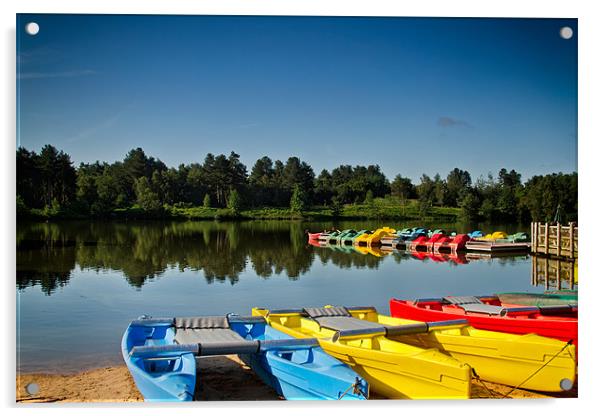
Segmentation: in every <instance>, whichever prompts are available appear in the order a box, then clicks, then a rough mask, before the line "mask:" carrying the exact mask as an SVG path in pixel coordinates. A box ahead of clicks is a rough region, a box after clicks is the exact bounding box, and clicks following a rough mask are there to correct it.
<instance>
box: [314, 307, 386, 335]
mask: <svg viewBox="0 0 602 416" xmlns="http://www.w3.org/2000/svg"><path fill="white" fill-rule="evenodd" d="M304 311H305V312H306V313H307V315H308V316H309V317H310V318H312V319H313V320H314V321H316V322H317V323H318V324H319V325H320V327H322V328H326V329H331V330H333V331H349V330H374V329H383V330H384V326H383V325H381V324H378V323H376V322H371V321H366V320H364V319H357V318H354V317H352V316H351V314H350V313H349V311H348V310H347V308H345V307H343V306H335V307H332V308H304Z"/></svg>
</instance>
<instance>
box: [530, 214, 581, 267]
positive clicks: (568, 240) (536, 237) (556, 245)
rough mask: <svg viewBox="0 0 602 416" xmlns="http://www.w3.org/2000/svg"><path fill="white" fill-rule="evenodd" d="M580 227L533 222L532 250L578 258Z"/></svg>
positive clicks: (562, 256) (573, 224)
mask: <svg viewBox="0 0 602 416" xmlns="http://www.w3.org/2000/svg"><path fill="white" fill-rule="evenodd" d="M578 239H579V232H578V227H577V226H576V224H575V223H573V222H571V223H569V225H560V224H549V223H540V222H532V223H531V252H533V253H539V254H545V255H550V256H554V257H559V258H568V259H576V258H577V257H578V252H579V250H578V244H577V241H578Z"/></svg>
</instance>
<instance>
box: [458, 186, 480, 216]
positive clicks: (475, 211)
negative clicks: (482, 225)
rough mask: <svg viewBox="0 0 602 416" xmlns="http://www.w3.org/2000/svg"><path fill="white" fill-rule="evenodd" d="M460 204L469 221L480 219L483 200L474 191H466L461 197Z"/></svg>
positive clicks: (463, 214)
mask: <svg viewBox="0 0 602 416" xmlns="http://www.w3.org/2000/svg"><path fill="white" fill-rule="evenodd" d="M459 206H460V208H461V209H462V216H463V217H464V218H465V219H467V220H469V221H476V220H477V219H478V217H479V208H480V206H481V202H480V201H479V198H478V197H477V196H476V195H475V193H474V192H472V191H465V192H464V193H463V196H462V198H461V199H460V204H459Z"/></svg>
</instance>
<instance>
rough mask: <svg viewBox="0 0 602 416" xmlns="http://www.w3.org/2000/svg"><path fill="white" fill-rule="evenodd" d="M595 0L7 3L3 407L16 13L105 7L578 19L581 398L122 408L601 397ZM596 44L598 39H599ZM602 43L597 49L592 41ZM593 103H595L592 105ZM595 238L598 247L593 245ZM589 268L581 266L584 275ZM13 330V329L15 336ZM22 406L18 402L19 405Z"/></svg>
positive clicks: (404, 405) (391, 408) (8, 348)
mask: <svg viewBox="0 0 602 416" xmlns="http://www.w3.org/2000/svg"><path fill="white" fill-rule="evenodd" d="M595 4H596V3H595V2H593V1H589V2H586V1H575V0H572V1H569V0H566V1H530V2H527V1H524V0H520V1H518V0H506V1H496V2H495V3H494V2H493V1H471V0H455V1H444V0H439V1H421V2H401V1H396V2H394V1H379V0H370V1H356V0H347V1H330V0H319V1H315V0H306V1H300V0H295V1H292V0H291V1H275V0H272V1H267V0H266V1H251V0H238V1H234V0H223V1H200V0H197V1H194V2H193V1H191V0H188V1H187V0H170V1H168V0H164V1H158V0H146V1H130V0H105V1H96V0H95V1H74V0H54V1H51V2H49V1H42V0H37V1H33V0H22V1H20V2H18V3H16V2H14V1H12V2H7V1H4V2H2V3H0V7H1V8H2V14H1V15H0V16H1V20H2V26H3V32H2V33H3V42H2V55H1V57H2V62H4V63H5V64H4V65H2V75H3V76H2V78H1V79H2V84H3V88H2V89H1V91H3V93H4V96H3V99H2V100H1V104H0V105H1V106H2V110H3V111H2V123H1V125H2V126H3V127H4V135H3V139H4V141H3V143H2V158H3V160H2V161H3V162H4V163H2V168H1V169H0V171H1V172H2V173H1V175H2V181H3V184H4V186H3V199H2V203H1V204H0V210H1V211H0V220H1V221H2V222H1V223H0V229H1V230H2V231H3V232H2V234H3V235H2V237H3V238H2V240H1V241H2V243H1V244H2V246H0V255H1V256H2V265H3V266H4V271H5V273H3V274H2V281H3V283H4V284H5V287H4V291H3V295H4V305H5V308H6V309H5V312H6V313H5V314H4V316H5V318H6V325H5V327H4V328H6V331H7V332H6V334H7V335H6V336H5V337H4V342H2V343H1V347H2V352H3V354H2V355H3V362H2V364H3V365H2V370H3V371H2V377H1V380H2V388H1V392H2V398H3V400H2V403H3V404H4V406H7V407H11V406H12V409H9V412H10V413H12V412H13V411H15V410H16V409H15V405H14V397H15V396H14V390H13V389H14V383H15V381H14V380H15V379H14V374H15V368H14V354H15V349H14V348H15V347H14V346H15V344H14V340H15V336H14V329H15V295H14V293H15V289H14V288H15V286H14V280H13V279H14V275H15V274H14V273H15V264H14V262H15V243H14V242H15V221H14V215H15V208H14V195H15V183H14V167H15V162H14V160H15V158H14V147H15V14H16V13H111V14H253V15H324V16H326V15H330V16H337V15H339V16H340V15H347V16H446V17H451V16H465V17H565V18H566V17H570V18H578V19H579V28H578V37H579V135H578V137H579V152H578V157H579V167H578V168H579V189H580V195H579V206H580V212H579V217H580V221H579V222H580V225H581V227H580V228H581V236H580V237H581V244H580V246H581V247H580V248H581V256H580V257H581V259H580V266H581V271H582V273H581V279H582V281H581V285H580V292H581V293H580V297H581V305H582V310H585V311H586V312H585V313H583V312H582V315H581V317H580V336H581V342H580V344H581V345H580V351H579V355H580V357H579V358H580V362H581V364H582V365H581V366H580V377H579V396H580V397H579V399H576V400H552V401H550V400H546V401H538V400H530V401H511V402H510V401H506V402H504V403H502V402H496V401H493V400H490V401H471V402H462V403H450V402H411V403H410V402H382V403H381V402H379V403H376V402H371V403H367V404H363V405H362V404H359V405H356V406H353V407H350V406H344V407H341V403H338V404H336V406H334V407H333V406H332V404H316V403H304V404H298V403H277V404H276V405H274V404H272V403H264V404H261V403H257V404H245V403H231V402H230V403H223V404H217V403H212V404H200V405H199V404H197V405H196V406H193V407H190V406H185V407H181V408H178V410H175V409H172V408H170V409H166V408H165V407H160V408H157V407H148V406H128V407H127V410H126V411H127V412H128V413H130V412H136V413H138V412H144V414H158V413H159V412H165V411H169V412H173V411H174V410H175V411H177V412H178V414H180V413H182V414H196V415H198V414H199V412H211V413H214V412H235V411H236V412H241V411H243V412H249V411H251V412H253V413H254V412H255V411H260V412H262V413H266V412H267V413H268V414H276V413H281V412H283V411H285V412H286V413H287V414H307V413H308V412H311V413H315V412H316V411H320V410H325V411H328V412H333V411H334V412H339V411H343V412H346V413H352V414H359V413H360V412H362V413H365V412H367V411H369V412H375V411H376V412H401V411H408V412H421V411H425V410H430V411H439V412H444V413H446V414H448V413H449V414H452V415H454V414H460V413H461V414H465V413H466V412H467V411H468V412H470V413H477V412H478V413H482V412H486V413H488V414H507V413H508V412H517V411H529V412H541V413H544V412H545V413H546V414H560V413H563V414H566V413H570V414H574V413H578V412H580V411H586V410H589V408H590V406H594V405H595V404H596V403H595V400H596V398H597V395H599V393H598V392H597V387H598V386H599V385H600V384H599V383H596V379H597V378H598V377H597V376H598V374H600V371H602V368H601V366H600V363H599V360H598V361H597V360H596V359H595V357H596V354H595V352H597V351H596V350H599V348H598V345H599V344H598V343H599V342H600V336H599V335H597V330H599V329H600V325H599V323H598V320H597V319H596V318H598V317H599V315H600V313H599V312H598V311H596V310H595V309H594V308H596V307H597V306H598V305H597V302H595V300H594V299H595V296H596V294H598V293H600V279H602V274H600V273H598V272H600V271H601V268H600V266H599V265H597V264H596V262H595V261H594V259H595V252H594V250H595V249H596V246H595V241H594V233H595V232H596V231H597V230H599V229H600V226H599V223H596V221H595V220H596V219H598V218H596V216H595V215H596V214H599V210H598V209H596V208H597V207H598V206H599V205H598V204H597V202H600V197H599V196H598V195H599V194H600V189H601V188H602V187H601V186H600V183H599V177H600V175H599V173H598V172H597V167H598V166H600V165H601V164H600V158H601V157H602V152H600V145H599V144H598V141H599V140H600V139H602V134H601V131H600V130H601V129H600V120H599V119H600V114H601V113H602V111H601V108H600V105H599V97H600V92H601V88H600V85H601V81H600V77H601V76H602V65H601V62H600V53H599V40H600V39H602V29H601V27H602V24H601V23H602V22H601V19H600V15H599V13H597V10H596V8H595V6H594V5H595ZM596 44H598V45H596ZM597 46H598V47H597ZM596 104H598V106H596ZM598 244H600V243H599V242H598ZM584 271H585V272H584ZM11 331H12V334H11ZM19 407H20V406H19ZM83 407H85V408H86V412H91V413H92V414H104V413H106V410H107V409H106V408H107V407H111V408H113V407H122V406H118V405H114V406H109V405H104V406H98V405H96V406H82V405H69V406H67V405H65V406H50V407H49V406H45V407H44V408H39V409H37V408H35V407H33V408H26V409H22V410H21V411H23V412H26V413H29V412H34V411H37V412H40V411H42V412H44V414H47V413H48V414H60V413H63V412H68V413H71V412H73V411H74V412H77V413H80V412H81V411H82V410H83Z"/></svg>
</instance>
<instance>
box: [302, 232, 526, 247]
mask: <svg viewBox="0 0 602 416" xmlns="http://www.w3.org/2000/svg"><path fill="white" fill-rule="evenodd" d="M308 239H309V242H310V243H312V242H313V243H316V242H318V243H320V244H330V245H340V246H359V247H373V246H380V245H386V246H393V247H396V246H399V245H404V246H408V247H410V248H411V249H415V250H424V251H434V252H439V251H451V252H455V251H458V250H463V249H465V248H466V243H468V242H470V241H476V242H491V243H496V244H503V243H505V244H514V243H524V242H527V241H529V236H528V234H527V233H524V232H519V233H515V234H511V235H508V234H506V233H505V232H503V231H496V232H494V233H490V234H484V233H483V232H482V231H478V230H477V231H472V232H470V233H468V234H458V233H455V232H451V233H448V232H446V231H445V230H442V229H435V230H430V229H426V228H421V227H414V228H404V229H402V230H395V229H393V228H390V227H381V228H378V229H376V230H359V231H358V230H354V229H346V230H343V231H339V230H332V231H323V232H317V233H310V232H308Z"/></svg>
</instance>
